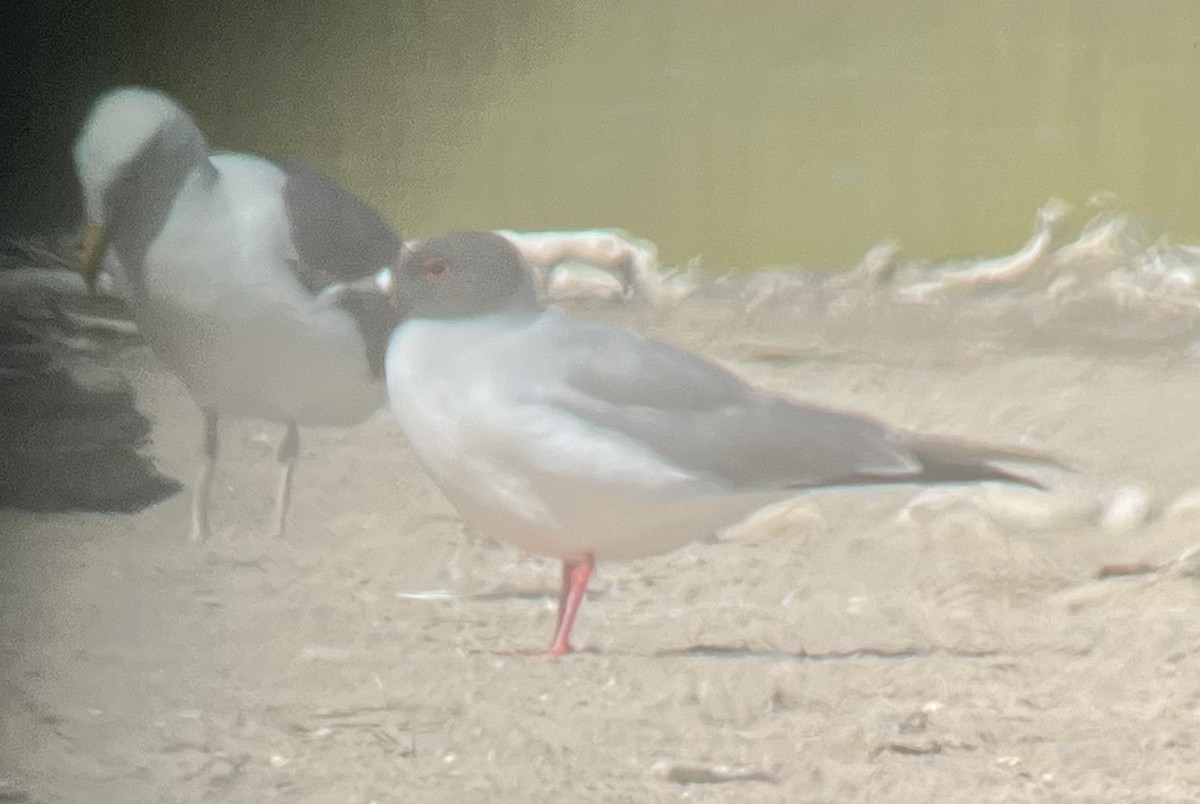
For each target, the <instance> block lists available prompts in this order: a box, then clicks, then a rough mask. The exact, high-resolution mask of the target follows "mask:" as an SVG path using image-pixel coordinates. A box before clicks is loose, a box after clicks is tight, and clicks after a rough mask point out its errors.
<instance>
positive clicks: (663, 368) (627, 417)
mask: <svg viewBox="0 0 1200 804" xmlns="http://www.w3.org/2000/svg"><path fill="white" fill-rule="evenodd" d="M547 324H548V326H550V327H551V328H552V330H553V332H552V333H551V334H552V337H551V340H550V342H551V343H552V344H553V345H552V346H551V348H552V349H553V353H552V354H553V356H552V357H551V358H550V359H552V360H555V361H560V362H559V363H558V369H557V371H556V372H555V373H556V374H557V375H559V377H560V378H562V379H563V380H565V382H561V383H554V384H550V385H548V386H547V388H546V389H545V390H544V394H545V396H546V397H547V398H546V399H544V400H542V401H544V402H548V403H550V404H553V405H555V406H557V407H559V408H561V409H563V410H565V411H567V412H568V413H570V414H571V415H573V416H575V417H577V418H579V419H581V420H583V421H585V422H587V423H588V424H589V425H591V426H593V427H597V428H604V429H607V430H611V431H616V432H618V433H621V434H623V435H624V436H626V437H627V438H629V439H632V440H633V441H635V442H637V443H638V444H639V445H640V446H641V447H643V448H644V449H647V450H649V451H651V452H653V453H655V454H657V455H659V456H660V457H662V458H664V459H666V460H667V461H669V462H671V463H672V464H674V465H675V466H678V467H679V468H680V469H682V470H684V471H687V472H689V473H693V474H696V475H698V476H702V477H706V478H708V479H710V480H713V481H715V482H717V483H720V484H722V485H725V486H727V487H729V488H731V489H735V490H745V491H757V490H763V489H775V488H806V487H814V486H828V485H844V484H854V483H870V482H900V481H903V480H904V479H909V478H911V479H916V478H919V477H920V475H921V473H922V465H921V462H920V460H919V458H918V457H917V456H916V455H915V454H914V453H913V452H912V451H910V450H909V449H908V448H906V446H905V445H904V444H902V443H900V442H899V441H897V440H896V439H895V438H894V437H893V435H892V433H891V431H889V430H888V429H887V428H886V427H884V426H883V425H881V424H879V423H877V422H875V421H873V420H871V419H869V418H866V417H863V416H857V415H853V414H847V413H841V412H838V411H834V410H828V409H825V408H820V407H814V406H808V405H800V404H797V403H794V402H790V401H788V400H785V399H782V398H779V397H774V396H771V395H768V394H763V393H760V392H758V391H755V390H754V389H752V388H750V387H749V386H747V385H746V384H744V383H743V382H741V381H740V380H739V379H737V378H736V377H735V376H734V375H732V374H730V373H729V372H728V371H726V370H725V369H723V368H721V367H719V366H717V365H716V364H714V363H711V362H709V361H707V360H704V359H703V358H700V357H698V356H695V355H692V354H689V353H687V352H683V351H680V350H678V349H675V348H673V347H671V346H668V345H666V344H663V343H659V342H657V341H653V340H650V339H648V338H644V337H642V336H639V335H637V334H635V333H632V332H629V331H627V330H622V329H617V328H614V327H609V326H605V325H602V324H593V323H582V322H578V321H572V320H568V319H565V318H563V317H558V316H556V317H554V318H551V319H549V320H548V321H547Z"/></svg>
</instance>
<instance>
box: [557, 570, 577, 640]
mask: <svg viewBox="0 0 1200 804" xmlns="http://www.w3.org/2000/svg"><path fill="white" fill-rule="evenodd" d="M578 563H579V562H578V561H563V564H562V585H561V586H559V587H558V616H557V618H556V619H555V620H554V633H555V634H557V633H558V628H559V626H560V625H562V621H563V612H564V611H565V610H566V608H567V595H568V594H569V593H570V591H571V572H572V571H573V570H574V568H575V566H576V565H577V564H578Z"/></svg>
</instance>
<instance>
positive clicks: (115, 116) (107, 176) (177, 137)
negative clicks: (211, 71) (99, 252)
mask: <svg viewBox="0 0 1200 804" xmlns="http://www.w3.org/2000/svg"><path fill="white" fill-rule="evenodd" d="M151 150H158V151H160V152H161V153H163V154H168V155H172V154H177V153H180V152H182V154H183V155H184V156H187V157H194V156H195V155H196V154H203V153H206V152H207V144H206V143H205V141H204V135H203V134H202V133H201V132H200V129H199V128H197V127H196V124H195V123H194V122H192V119H191V118H190V117H189V116H188V114H187V112H186V111H184V110H183V107H181V106H180V105H179V104H178V103H176V102H175V101H174V100H172V99H171V98H170V97H169V96H167V95H166V94H164V93H162V92H158V91H155V90H153V89H145V88H142V87H118V88H116V89H111V90H109V91H108V92H105V93H104V94H103V95H101V96H100V97H99V98H98V99H97V100H96V102H95V103H93V104H92V108H91V111H90V112H88V116H87V119H86V120H85V121H84V124H83V128H82V129H81V130H80V133H79V137H78V138H77V139H76V140H75V151H74V158H75V171H76V174H77V175H78V176H79V183H80V185H81V186H82V189H83V197H84V204H85V207H86V210H87V215H88V218H89V220H92V221H94V222H96V223H100V224H107V223H108V220H107V217H108V210H107V209H106V208H105V196H106V195H107V194H108V192H109V190H110V189H111V188H112V187H113V185H114V184H116V183H117V181H118V180H121V179H122V178H125V177H128V176H129V175H130V174H131V168H132V167H133V166H134V165H135V164H136V163H137V162H138V160H139V158H140V157H142V156H143V155H146V154H147V153H148V152H150V151H151Z"/></svg>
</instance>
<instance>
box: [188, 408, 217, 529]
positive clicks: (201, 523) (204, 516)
mask: <svg viewBox="0 0 1200 804" xmlns="http://www.w3.org/2000/svg"><path fill="white" fill-rule="evenodd" d="M202 412H203V413H204V462H203V463H202V464H200V474H198V475H197V476H196V487H195V489H193V491H192V535H191V540H192V541H193V542H202V541H205V540H206V539H208V537H209V536H211V535H212V532H211V530H210V529H209V526H208V507H209V506H208V503H209V498H210V497H211V496H212V484H213V470H214V469H215V468H216V464H217V448H218V446H219V445H218V443H217V412H216V411H215V410H209V409H205V410H204V411H202Z"/></svg>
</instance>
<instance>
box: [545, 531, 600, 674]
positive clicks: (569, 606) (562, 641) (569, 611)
mask: <svg viewBox="0 0 1200 804" xmlns="http://www.w3.org/2000/svg"><path fill="white" fill-rule="evenodd" d="M595 565H596V557H595V556H594V555H592V554H591V553H587V554H585V555H584V557H583V559H582V560H579V561H564V562H563V585H562V589H561V590H560V591H559V595H558V623H557V624H556V625H555V627H554V641H553V642H551V643H550V655H551V656H554V657H558V656H562V655H563V654H564V653H570V652H571V626H573V625H574V624H575V615H576V614H578V613H579V604H581V603H582V602H583V595H584V592H586V591H587V585H588V579H589V578H591V577H592V567H594V566H595Z"/></svg>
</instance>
